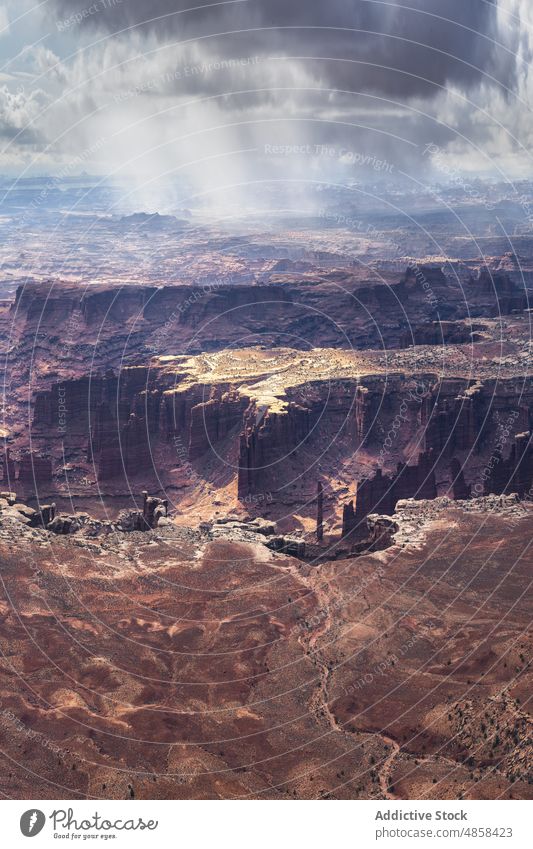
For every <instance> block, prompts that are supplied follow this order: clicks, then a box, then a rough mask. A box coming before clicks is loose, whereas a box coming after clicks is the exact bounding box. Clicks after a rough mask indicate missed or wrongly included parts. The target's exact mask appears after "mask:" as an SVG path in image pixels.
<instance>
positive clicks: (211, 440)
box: [188, 390, 249, 460]
mask: <svg viewBox="0 0 533 849" xmlns="http://www.w3.org/2000/svg"><path fill="white" fill-rule="evenodd" d="M248 404H249V400H248V399H247V398H243V397H241V396H240V395H239V394H238V392H236V391H235V390H230V391H228V392H223V393H220V392H215V393H214V394H213V397H211V398H210V399H209V401H205V402H202V403H200V404H195V406H194V407H192V408H191V410H190V419H189V422H188V430H189V439H188V443H189V459H190V460H194V459H196V458H197V457H201V456H202V454H205V453H206V451H209V450H212V449H213V446H214V445H216V443H217V442H219V441H220V440H222V439H224V438H225V437H226V436H227V435H228V433H230V432H231V431H232V430H233V429H234V428H236V427H237V426H242V420H243V413H244V411H245V409H246V407H247V406H248Z"/></svg>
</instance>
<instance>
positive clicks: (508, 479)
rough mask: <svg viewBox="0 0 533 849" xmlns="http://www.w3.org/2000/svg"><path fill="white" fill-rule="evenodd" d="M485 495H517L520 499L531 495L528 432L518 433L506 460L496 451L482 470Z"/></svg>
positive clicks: (531, 455) (532, 470) (532, 448)
mask: <svg viewBox="0 0 533 849" xmlns="http://www.w3.org/2000/svg"><path fill="white" fill-rule="evenodd" d="M483 477H484V481H485V487H484V489H485V495H489V494H495V495H502V494H510V493H517V495H518V496H519V497H520V498H524V497H527V498H531V497H532V495H533V444H532V438H531V433H530V431H526V432H525V433H519V434H517V435H516V437H515V439H514V443H513V446H512V448H511V451H510V454H509V456H508V457H507V459H504V457H503V452H502V451H501V450H497V451H495V452H494V454H493V455H492V456H491V458H490V460H489V462H488V464H487V466H486V467H485V469H484V474H483Z"/></svg>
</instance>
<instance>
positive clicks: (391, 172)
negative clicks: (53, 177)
mask: <svg viewBox="0 0 533 849" xmlns="http://www.w3.org/2000/svg"><path fill="white" fill-rule="evenodd" d="M531 5H532V4H531V2H530V0H447V2H446V3H442V0H403V2H395V0H383V1H382V0H327V2H324V0H227V2H218V3H209V2H206V0H152V2H150V3H146V2H143V0H94V2H93V0H44V2H41V3H32V2H31V0H8V2H7V3H4V4H3V5H2V6H0V31H1V34H0V74H1V80H0V144H1V145H2V159H1V164H0V172H1V173H4V174H8V173H9V174H17V175H22V174H36V173H39V174H42V173H54V174H61V173H63V174H68V173H78V172H79V171H80V170H87V171H90V172H93V173H98V174H106V175H109V174H116V175H117V176H125V177H129V176H130V175H133V176H135V178H136V179H138V180H139V179H140V180H142V181H144V182H146V183H147V184H148V183H150V181H152V180H157V179H160V178H165V176H166V175H172V176H175V177H180V176H183V177H185V178H186V179H188V180H191V181H193V182H195V184H196V185H197V186H198V191H202V190H205V191H208V190H209V187H212V186H216V187H218V189H219V190H220V189H223V187H224V186H226V185H228V186H229V185H233V184H245V183H254V184H256V185H257V184H260V181H261V180H271V179H279V180H290V179H294V180H295V181H298V180H306V179H316V180H320V179H326V178H327V179H339V180H342V179H356V180H359V179H360V180H362V181H364V180H365V179H366V180H372V179H374V178H377V177H386V178H391V177H393V176H395V177H398V178H399V177H401V175H403V174H407V175H409V176H410V177H417V178H420V179H422V178H423V177H424V175H425V174H426V173H427V172H428V171H430V170H432V171H433V172H434V173H437V174H438V173H439V171H440V172H441V173H442V175H443V178H444V177H445V176H446V174H447V173H448V174H449V173H456V172H463V171H465V172H470V173H473V172H474V173H480V174H490V175H492V176H496V177H498V176H499V177H502V178H509V179H514V178H516V177H520V176H531V175H532V174H533V169H532V159H531V155H530V153H529V151H530V150H532V149H533V114H532V111H531V104H532V103H533V78H532V74H531V68H530V61H531V49H532V45H533V30H532V25H533V10H532V8H531ZM428 146H430V147H428ZM80 163H83V168H81V167H79V166H80Z"/></svg>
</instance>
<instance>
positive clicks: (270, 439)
mask: <svg viewBox="0 0 533 849" xmlns="http://www.w3.org/2000/svg"><path fill="white" fill-rule="evenodd" d="M309 431H310V416H309V409H308V408H307V407H302V406H300V405H299V404H296V403H294V402H290V403H289V404H288V406H287V409H286V410H284V411H283V412H271V411H270V410H268V409H261V408H260V407H257V406H256V405H255V404H252V405H251V407H250V408H249V409H248V410H247V412H246V415H245V420H244V428H243V430H242V432H241V436H240V444H239V473H238V497H239V498H245V497H246V496H247V495H248V494H250V493H254V492H259V491H262V490H264V489H265V486H267V487H268V485H269V481H270V480H271V478H272V477H273V476H274V477H275V475H276V471H277V472H278V477H279V469H276V466H278V465H279V464H280V463H282V462H283V460H285V459H286V458H288V457H289V456H292V455H294V452H295V451H297V450H298V448H300V447H301V446H303V445H304V444H305V441H306V439H307V437H308V436H309Z"/></svg>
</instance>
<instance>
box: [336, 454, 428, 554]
mask: <svg viewBox="0 0 533 849" xmlns="http://www.w3.org/2000/svg"><path fill="white" fill-rule="evenodd" d="M436 496H437V486H436V480H435V468H434V459H433V456H432V454H431V453H430V452H429V453H424V454H421V455H420V457H419V460H418V463H417V464H416V465H414V466H407V465H405V464H402V463H399V464H398V467H397V471H396V474H394V475H390V476H389V475H384V474H383V473H382V471H381V469H378V470H377V472H376V474H375V475H374V476H373V477H371V478H367V479H366V480H363V481H361V482H360V483H358V484H357V493H356V499H355V506H354V503H353V501H350V502H348V503H347V504H345V505H344V508H343V517H342V536H343V537H346V536H353V537H354V538H357V537H361V536H363V535H364V534H365V533H366V529H367V525H366V518H367V516H369V515H370V514H371V513H375V512H379V513H385V514H386V515H389V516H391V515H392V514H393V513H394V508H395V507H396V503H397V502H398V501H399V500H400V499H404V498H415V499H421V500H423V499H432V498H436Z"/></svg>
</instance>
